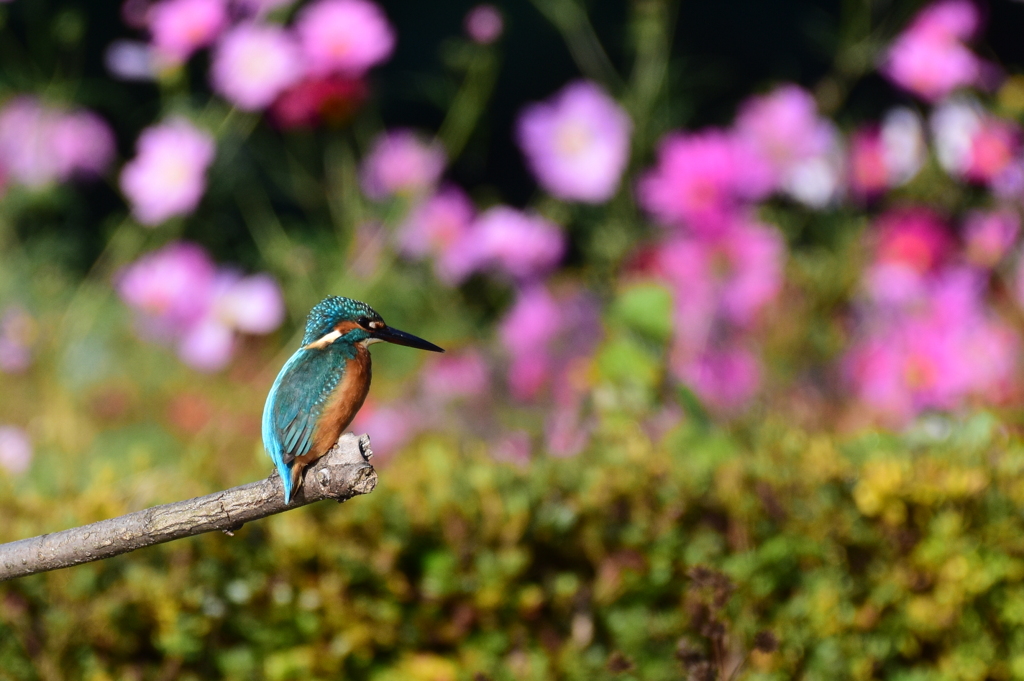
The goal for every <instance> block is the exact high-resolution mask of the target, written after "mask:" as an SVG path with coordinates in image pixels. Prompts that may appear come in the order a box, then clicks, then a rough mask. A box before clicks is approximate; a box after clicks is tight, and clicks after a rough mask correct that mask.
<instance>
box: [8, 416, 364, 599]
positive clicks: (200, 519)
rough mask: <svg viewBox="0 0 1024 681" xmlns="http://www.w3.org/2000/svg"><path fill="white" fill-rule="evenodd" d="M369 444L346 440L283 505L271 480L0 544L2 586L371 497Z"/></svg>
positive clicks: (311, 469) (346, 437)
mask: <svg viewBox="0 0 1024 681" xmlns="http://www.w3.org/2000/svg"><path fill="white" fill-rule="evenodd" d="M371 456H373V452H372V451H371V450H370V438H369V437H368V436H366V435H363V436H361V437H358V438H357V437H356V436H355V435H351V434H346V435H342V436H341V438H339V439H338V442H337V444H335V445H334V447H332V448H331V450H330V451H329V452H328V453H327V454H326V455H325V456H324V457H323V458H321V459H320V460H319V461H317V462H316V463H314V464H313V465H312V466H310V467H309V468H307V469H306V475H305V480H304V482H303V483H302V484H301V485H300V486H299V488H298V489H297V490H296V491H295V496H294V498H293V499H292V503H291V504H289V505H288V506H285V503H284V489H283V487H282V485H281V479H280V478H279V477H278V475H277V473H276V472H275V473H273V474H271V476H270V477H269V478H267V479H266V480H261V481H259V482H252V483H249V484H248V485H242V486H240V487H232V488H231V489H229V490H224V491H223V492H217V493H215V494H208V495H206V496H205V497H197V498H195V499H189V500H187V501H178V502H175V503H173V504H164V505H163V506H154V507H153V508H147V509H145V510H143V511H136V512H134V513H128V514H126V515H123V516H119V517H117V518H111V519H109V520H101V521H100V522H98V523H92V524H90V525H83V526H81V527H75V528H72V529H70V530H63V531H61V532H54V533H52V534H44V535H40V536H38V537H32V538H31V539H22V540H19V541H14V542H11V543H9V544H0V582H3V581H5V580H8V579H14V578H15V577H24V576H25V575H31V574H35V573H37V572H46V571H47V570H57V569H59V568H64V567H70V566H72V565H78V564H80V563H88V562H90V561H94V560H102V559H103V558H110V557H111V556H116V555H119V554H121V553H127V552H128V551H134V550H135V549H141V548H143V547H145V546H152V545H153V544H161V543H163V542H168V541H172V540H174V539H181V538H183V537H191V536H192V535H196V534H202V533H203V532H213V531H214V530H223V531H224V532H226V533H227V534H231V533H232V532H233V531H234V530H237V529H239V528H240V527H241V526H242V525H243V524H244V523H247V522H250V521H253V520H259V519H260V518H265V517H267V516H268V515H273V514H275V513H280V512H281V511H287V510H290V509H293V508H298V507H299V506H305V505H306V504H311V503H313V502H314V501H320V500H322V499H335V500H337V501H338V502H342V501H345V500H346V499H350V498H352V497H354V496H356V495H357V494H369V493H370V492H372V491H373V488H374V487H376V486H377V472H376V471H375V470H373V466H371V465H370V464H369V459H370V457H371Z"/></svg>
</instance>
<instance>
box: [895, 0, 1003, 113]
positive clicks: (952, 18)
mask: <svg viewBox="0 0 1024 681" xmlns="http://www.w3.org/2000/svg"><path fill="white" fill-rule="evenodd" d="M979 23H980V15H979V12H978V8H977V6H976V5H975V4H974V3H973V2H971V1H970V0H940V1H939V2H936V3H933V4H932V5H930V6H928V7H926V8H925V9H923V10H921V12H919V13H918V15H917V16H916V17H915V18H914V20H913V21H912V22H911V23H910V25H909V26H908V27H907V28H906V29H905V30H904V31H903V33H901V34H900V35H899V37H897V38H896V40H895V41H894V42H893V44H892V45H891V46H890V47H889V51H888V52H887V53H886V55H885V57H884V60H883V62H882V65H881V72H882V74H883V75H884V76H885V77H887V78H888V79H889V80H891V81H892V82H893V83H895V84H896V85H898V86H900V87H902V88H903V89H904V90H907V91H909V92H912V93H914V94H916V95H917V96H919V97H921V98H922V99H925V100H927V101H929V102H935V101H938V100H940V99H942V98H944V97H946V96H947V95H948V94H949V93H951V92H952V91H953V90H955V89H956V88H959V87H964V86H967V85H975V84H977V83H978V82H979V81H980V80H981V78H982V75H983V73H982V72H983V69H984V65H983V64H982V62H981V60H979V59H978V57H977V56H975V54H974V53H973V52H971V51H970V49H968V48H967V47H966V46H965V45H964V44H963V41H965V40H968V39H970V38H971V37H972V36H973V35H974V34H975V32H976V31H977V30H978V26H979Z"/></svg>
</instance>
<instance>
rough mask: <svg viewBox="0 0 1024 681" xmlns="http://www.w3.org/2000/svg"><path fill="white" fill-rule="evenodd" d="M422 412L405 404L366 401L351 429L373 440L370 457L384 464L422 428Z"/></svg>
mask: <svg viewBox="0 0 1024 681" xmlns="http://www.w3.org/2000/svg"><path fill="white" fill-rule="evenodd" d="M424 425H425V424H424V423H423V422H422V415H421V410H418V409H415V408H412V407H410V406H408V405H405V404H401V403H395V404H378V403H376V402H373V401H372V400H367V401H366V403H365V404H364V405H363V408H362V409H360V410H359V413H357V414H356V417H355V419H353V421H352V426H351V428H350V430H351V431H352V432H353V433H367V434H369V435H370V437H372V438H373V456H374V459H375V460H376V459H377V457H380V458H381V460H383V461H387V460H388V459H389V458H390V457H392V456H394V455H395V454H397V453H398V452H399V450H401V449H402V447H404V446H405V445H406V444H408V442H409V441H410V440H412V439H413V438H414V437H416V434H417V433H418V432H419V431H421V430H422V429H423V427H424Z"/></svg>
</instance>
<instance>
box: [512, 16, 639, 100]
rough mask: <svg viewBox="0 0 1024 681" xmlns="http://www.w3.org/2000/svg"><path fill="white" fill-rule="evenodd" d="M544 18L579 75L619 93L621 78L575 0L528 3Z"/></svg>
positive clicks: (587, 18)
mask: <svg viewBox="0 0 1024 681" xmlns="http://www.w3.org/2000/svg"><path fill="white" fill-rule="evenodd" d="M532 2H533V5H534V7H536V8H537V11H539V12H540V13H541V14H543V15H544V17H545V18H546V19H547V20H548V21H550V22H551V23H552V25H554V27H555V28H556V29H558V32H559V33H561V34H562V39H563V40H565V44H566V47H568V48H569V53H570V54H571V55H572V58H573V61H575V62H576V66H577V67H579V70H580V71H582V72H583V75H584V76H586V77H587V78H590V79H591V80H596V81H598V82H600V83H603V84H604V86H605V87H607V88H608V89H609V90H611V91H612V92H620V91H621V90H622V86H623V84H622V77H621V76H619V73H618V72H617V71H616V70H615V67H614V66H613V65H612V61H611V59H609V58H608V54H607V53H606V52H605V51H604V47H602V46H601V41H600V40H599V39H598V37H597V33H596V32H595V31H594V26H593V24H591V23H590V17H588V16H587V12H586V10H585V9H583V8H582V7H581V6H580V5H579V4H578V3H577V2H576V0H532Z"/></svg>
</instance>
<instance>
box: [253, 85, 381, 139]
mask: <svg viewBox="0 0 1024 681" xmlns="http://www.w3.org/2000/svg"><path fill="white" fill-rule="evenodd" d="M366 95H367V87H366V83H365V82H363V81H362V80H359V79H355V78H347V77H345V76H325V77H322V78H305V79H303V80H300V81H299V82H298V83H296V84H295V85H292V86H291V87H290V88H288V89H287V90H285V91H284V92H282V93H281V94H280V96H279V97H278V98H277V101H275V102H274V105H273V107H271V110H270V115H271V118H273V120H274V122H275V123H277V124H278V125H279V126H280V127H282V128H284V129H286V130H287V129H291V128H298V127H315V126H316V125H318V124H320V123H321V122H325V123H328V124H330V125H341V124H343V123H347V122H348V121H349V120H350V119H351V118H352V116H353V115H355V113H356V111H358V110H359V107H361V106H362V105H363V102H364V101H365V100H366Z"/></svg>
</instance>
